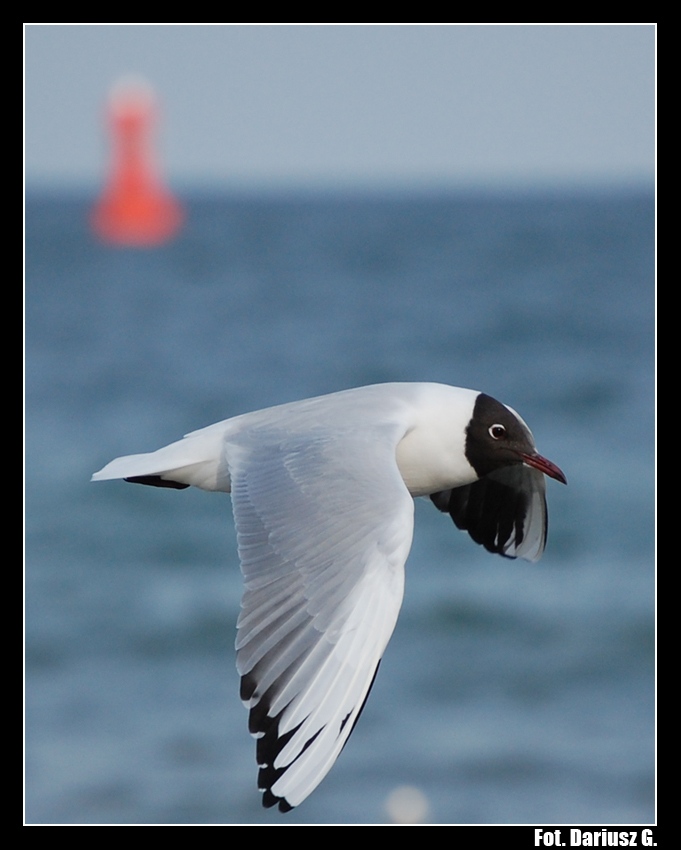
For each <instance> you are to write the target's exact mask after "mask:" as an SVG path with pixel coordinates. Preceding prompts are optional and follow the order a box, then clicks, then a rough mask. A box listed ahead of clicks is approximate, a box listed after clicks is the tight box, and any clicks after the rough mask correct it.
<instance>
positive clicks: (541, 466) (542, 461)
mask: <svg viewBox="0 0 681 850" xmlns="http://www.w3.org/2000/svg"><path fill="white" fill-rule="evenodd" d="M520 457H521V458H522V459H523V463H526V464H527V465H528V466H533V467H534V468H535V469H538V470H539V471H540V472H543V473H544V475H548V476H549V478H555V479H556V481H560V482H561V484H567V478H566V477H565V475H564V474H563V472H562V471H561V470H560V469H559V468H558V467H557V466H556V464H555V463H551V461H550V460H547V459H546V458H545V457H542V456H541V455H540V454H537V453H536V452H535V453H534V454H531V455H528V454H524V453H522V452H521V453H520Z"/></svg>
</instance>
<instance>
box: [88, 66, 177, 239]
mask: <svg viewBox="0 0 681 850" xmlns="http://www.w3.org/2000/svg"><path fill="white" fill-rule="evenodd" d="M107 112H108V115H107V119H108V120H107V125H108V130H109V135H110V139H111V162H110V166H109V176H108V179H107V182H106V185H105V187H104V190H103V192H102V194H101V196H100V198H99V200H98V201H97V204H96V205H95V208H94V210H93V211H92V217H91V222H92V227H93V229H94V231H95V233H96V234H97V235H98V236H99V237H100V238H101V239H103V240H104V241H105V242H110V243H114V244H118V245H140V246H143V245H159V244H161V243H163V242H167V241H168V240H170V239H172V238H173V236H175V234H176V233H177V232H178V230H179V229H180V227H181V226H182V222H183V221H184V213H183V211H182V208H181V206H180V204H179V203H178V202H177V200H176V199H175V198H174V197H173V196H172V195H171V193H170V192H169V190H168V189H167V188H166V187H165V186H164V184H163V181H162V179H161V177H160V174H159V169H158V166H157V162H156V156H155V151H154V149H153V146H152V138H151V137H152V128H153V125H154V123H155V122H156V119H157V107H156V100H155V98H154V95H153V92H152V90H151V88H150V86H149V85H147V84H144V83H141V82H139V81H135V82H131V81H130V80H122V81H120V82H119V83H117V84H116V85H115V86H114V89H113V91H112V94H111V97H110V99H109V104H108V110H107Z"/></svg>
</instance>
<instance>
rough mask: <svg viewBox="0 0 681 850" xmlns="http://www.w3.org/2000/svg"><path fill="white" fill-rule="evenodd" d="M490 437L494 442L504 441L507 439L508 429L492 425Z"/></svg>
mask: <svg viewBox="0 0 681 850" xmlns="http://www.w3.org/2000/svg"><path fill="white" fill-rule="evenodd" d="M489 435H490V437H491V438H492V439H493V440H503V439H505V438H506V429H505V428H504V426H503V425H490V426H489Z"/></svg>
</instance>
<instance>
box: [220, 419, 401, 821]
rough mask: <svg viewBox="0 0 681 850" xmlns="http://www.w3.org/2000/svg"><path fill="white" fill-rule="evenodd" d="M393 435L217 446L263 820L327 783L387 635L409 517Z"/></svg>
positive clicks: (273, 437)
mask: <svg viewBox="0 0 681 850" xmlns="http://www.w3.org/2000/svg"><path fill="white" fill-rule="evenodd" d="M397 431H398V429H397V428H396V427H395V426H394V425H392V426H387V425H386V426H381V427H379V426H377V427H376V428H366V427H365V429H364V430H363V431H362V432H359V431H354V432H353V431H352V430H350V429H348V430H339V429H338V428H337V427H336V428H335V429H332V428H328V427H320V428H318V429H314V430H313V431H312V432H308V433H307V434H306V435H304V436H296V435H291V434H287V433H285V432H283V431H279V430H274V431H272V430H269V429H267V428H266V427H265V428H264V429H263V428H256V429H249V430H248V431H247V432H245V433H241V434H239V435H236V436H235V438H234V440H233V441H232V440H229V441H228V445H227V453H228V457H229V467H230V476H231V481H232V503H233V508H234V518H235V522H236V527H237V540H238V545H239V556H240V559H241V566H242V570H243V573H244V579H245V585H246V589H245V593H244V597H243V602H242V612H241V615H240V617H239V622H238V629H239V634H238V638H237V668H238V670H239V673H240V674H241V676H242V685H241V696H242V699H243V700H244V702H245V704H246V706H247V707H248V708H249V709H250V717H249V729H250V731H251V733H252V734H253V735H254V736H255V737H256V738H257V739H258V743H257V760H258V764H259V765H260V772H259V775H258V779H259V787H260V788H261V790H263V791H264V798H263V802H264V804H265V805H266V806H273V805H276V804H277V803H278V804H279V808H280V809H281V810H282V811H288V810H289V809H290V808H291V807H293V806H297V805H298V804H299V803H301V802H302V801H303V800H304V799H305V798H306V797H307V796H308V794H310V793H311V792H312V791H313V790H314V788H316V786H317V785H318V784H319V783H320V782H321V780H322V779H323V778H324V776H325V775H326V773H327V772H328V771H329V770H330V769H331V767H332V766H333V763H334V761H335V760H336V757H337V756H338V754H339V753H340V751H341V749H342V748H343V746H344V744H345V742H346V741H347V739H348V737H349V735H350V733H351V731H352V728H353V726H354V724H355V722H356V720H357V718H358V716H359V714H360V711H361V710H362V707H363V705H364V701H365V700H366V698H367V695H368V693H369V690H370V688H371V685H372V683H373V678H374V675H375V673H376V669H377V667H378V663H379V661H380V659H381V656H382V654H383V651H384V649H385V646H386V644H387V642H388V640H389V638H390V635H391V634H392V631H393V629H394V626H395V621H396V619H397V614H398V611H399V608H400V605H401V602H402V595H403V588H404V563H405V561H406V558H407V555H408V553H409V549H410V547H411V540H412V531H413V512H414V507H413V500H412V498H411V496H410V495H409V492H408V491H407V488H406V487H405V485H404V482H403V481H402V478H401V476H400V473H399V471H398V468H397V464H396V461H395V445H396V443H397V441H398V440H399V438H400V436H401V434H402V433H403V429H402V431H401V433H400V434H398V433H397Z"/></svg>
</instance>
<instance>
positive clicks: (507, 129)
mask: <svg viewBox="0 0 681 850" xmlns="http://www.w3.org/2000/svg"><path fill="white" fill-rule="evenodd" d="M655 38H656V29H655V25H654V24H605V25H593V24H574V25H573V24H558V25H544V24H540V25H533V24H498V25H495V24H493V25H475V24H472V25H467V24H434V25H430V24H428V25H420V24H398V25H389V24H378V25H302V24H293V25H276V24H273V25H268V24H265V25H230V24H226V25H225V24H207V25H203V24H201V25H191V24H177V25H173V24H170V25H157V24H151V25H142V24H131V25H119V24H105V25H101V26H100V25H93V24H83V25H78V24H52V25H51V24H27V25H25V168H26V181H27V185H28V186H29V187H36V186H46V185H49V186H73V185H77V186H91V185H94V184H97V183H99V182H100V181H101V177H102V171H103V168H104V164H105V162H106V151H107V148H106V137H105V135H104V132H103V124H102V115H103V107H104V104H105V102H106V98H107V93H108V91H109V90H110V88H111V86H112V84H113V83H115V82H116V80H117V79H118V78H120V77H121V76H122V75H125V74H138V75H141V76H143V77H145V78H146V79H147V80H148V81H149V83H151V85H152V86H153V87H154V88H155V89H156V92H157V94H158V97H159V99H160V103H161V107H162V123H161V125H160V127H159V138H158V148H159V150H160V151H161V153H162V161H163V164H164V171H165V173H166V175H167V177H168V179H169V180H170V182H171V183H174V184H179V185H196V186H204V187H218V188H220V187H226V188H229V187H230V186H233V187H238V188H241V187H249V186H252V187H258V188H262V187H265V188H267V187H274V188H276V187H282V186H284V187H285V186H294V187H295V186H301V187H332V188H333V187H352V188H355V187H360V188H361V187H386V186H387V187H400V186H421V185H423V186H430V187H450V186H462V185H465V186H468V185H477V186H483V187H486V188H490V187H491V188H494V187H497V186H499V187H504V186H507V185H511V186H517V185H544V184H560V185H570V186H572V185H593V184H597V183H604V184H609V185H611V184H622V183H647V184H648V185H651V184H652V180H653V175H654V150H655V148H654V145H655Z"/></svg>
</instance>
